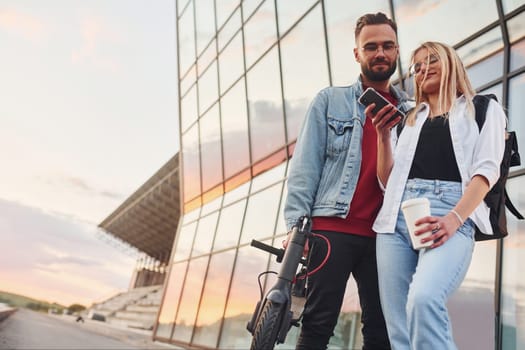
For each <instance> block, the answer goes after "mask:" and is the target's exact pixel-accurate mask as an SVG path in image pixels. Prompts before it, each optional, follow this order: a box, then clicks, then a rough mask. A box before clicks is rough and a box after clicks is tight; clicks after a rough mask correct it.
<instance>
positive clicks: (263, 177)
mask: <svg viewBox="0 0 525 350" xmlns="http://www.w3.org/2000/svg"><path fill="white" fill-rule="evenodd" d="M285 168H286V163H282V164H280V165H278V166H276V167H274V168H272V169H270V170H268V171H266V172H264V173H262V174H260V175H258V176H256V177H254V178H253V180H252V188H251V192H252V193H254V192H257V191H259V190H261V189H263V188H264V187H267V186H270V185H273V184H274V183H276V182H278V181H281V180H283V179H284V171H285Z"/></svg>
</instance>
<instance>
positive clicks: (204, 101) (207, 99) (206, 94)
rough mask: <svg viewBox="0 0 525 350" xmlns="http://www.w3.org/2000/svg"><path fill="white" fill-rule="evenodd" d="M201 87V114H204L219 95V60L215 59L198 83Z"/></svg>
mask: <svg viewBox="0 0 525 350" xmlns="http://www.w3.org/2000/svg"><path fill="white" fill-rule="evenodd" d="M197 86H198V88H199V114H202V113H204V112H205V111H206V109H208V107H210V106H211V105H212V104H213V103H214V102H215V101H216V100H217V98H218V97H219V87H218V86H217V61H213V63H212V64H211V65H210V67H209V68H208V70H207V71H206V72H204V74H203V75H202V77H201V78H200V79H199V82H198V84H197Z"/></svg>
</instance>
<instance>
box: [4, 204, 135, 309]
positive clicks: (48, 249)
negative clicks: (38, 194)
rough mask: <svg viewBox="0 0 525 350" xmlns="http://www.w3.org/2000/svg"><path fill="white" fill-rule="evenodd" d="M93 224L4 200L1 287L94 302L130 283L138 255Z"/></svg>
mask: <svg viewBox="0 0 525 350" xmlns="http://www.w3.org/2000/svg"><path fill="white" fill-rule="evenodd" d="M99 235H101V233H100V230H99V229H98V228H97V227H96V226H94V225H89V224H85V223H81V222H77V221H74V220H71V219H70V218H67V217H60V216H56V215H52V214H49V213H45V212H43V211H41V210H38V209H35V208H30V207H26V206H24V205H21V204H17V203H14V202H9V201H5V200H1V199H0V246H1V247H2V254H0V267H1V268H0V281H3V282H2V284H1V285H0V290H6V289H7V290H8V291H11V292H14V293H18V294H23V295H27V296H31V297H35V298H40V299H44V300H57V298H58V297H60V298H61V299H62V300H67V302H70V303H73V302H77V301H79V302H82V303H84V304H89V303H91V302H93V301H97V300H100V298H101V297H108V296H109V295H110V294H111V293H115V292H116V291H118V290H125V289H127V286H128V284H129V281H130V278H131V273H132V271H133V268H134V265H135V259H136V256H133V255H132V254H125V253H124V251H125V247H124V246H123V245H122V246H121V248H120V249H119V248H116V247H115V246H114V245H116V241H115V242H113V244H111V245H110V244H108V243H106V242H103V241H102V240H101V239H99V238H98V237H99Z"/></svg>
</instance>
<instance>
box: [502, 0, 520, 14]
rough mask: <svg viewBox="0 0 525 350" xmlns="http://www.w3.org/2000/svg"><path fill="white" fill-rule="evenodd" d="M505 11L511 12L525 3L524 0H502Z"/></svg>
mask: <svg viewBox="0 0 525 350" xmlns="http://www.w3.org/2000/svg"><path fill="white" fill-rule="evenodd" d="M502 3H503V11H505V13H509V12H511V11H512V10H515V9H517V8H518V7H520V6H522V5H523V0H502Z"/></svg>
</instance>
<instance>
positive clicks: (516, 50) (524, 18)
mask: <svg viewBox="0 0 525 350" xmlns="http://www.w3.org/2000/svg"><path fill="white" fill-rule="evenodd" d="M524 22H525V12H522V13H521V14H519V15H517V16H516V17H513V18H512V19H511V20H509V21H508V22H507V28H508V30H509V37H510V39H509V40H510V42H511V44H512V46H511V51H510V70H511V71H512V70H515V69H518V68H521V67H523V65H525V40H522V39H523V36H524V35H525V24H524Z"/></svg>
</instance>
